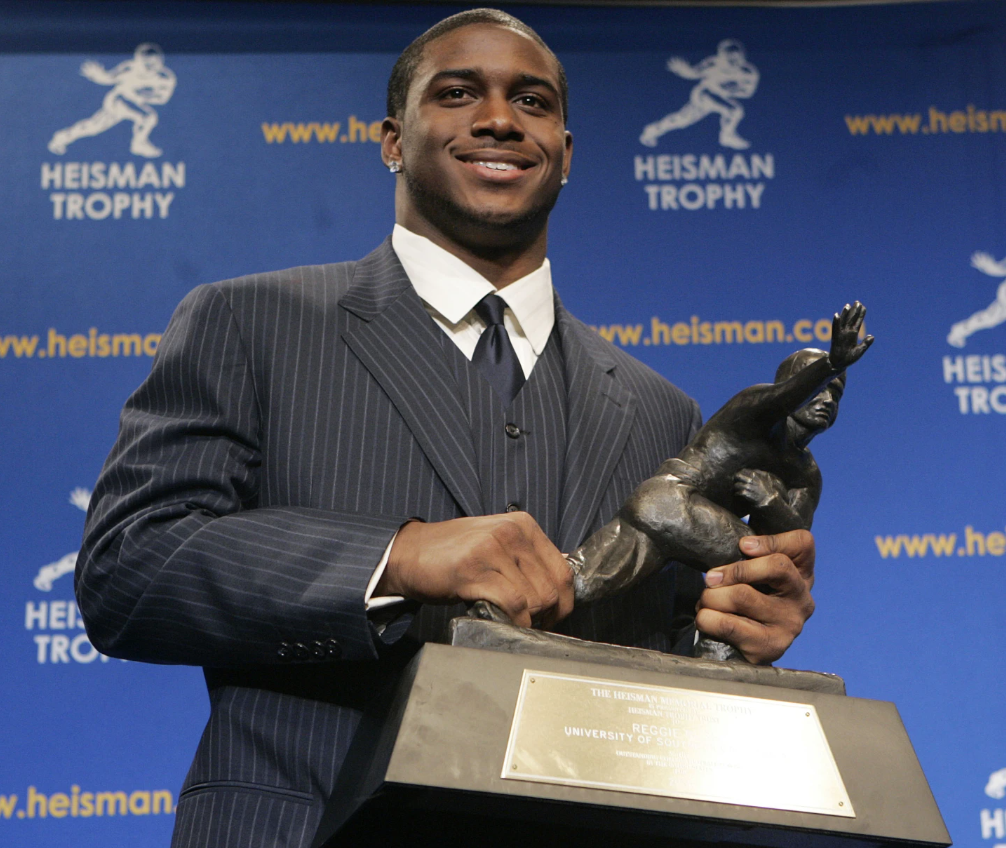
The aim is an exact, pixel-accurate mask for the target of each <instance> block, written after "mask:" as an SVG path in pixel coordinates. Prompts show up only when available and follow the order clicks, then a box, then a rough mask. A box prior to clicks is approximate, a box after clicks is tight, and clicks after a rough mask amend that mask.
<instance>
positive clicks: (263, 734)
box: [76, 240, 701, 848]
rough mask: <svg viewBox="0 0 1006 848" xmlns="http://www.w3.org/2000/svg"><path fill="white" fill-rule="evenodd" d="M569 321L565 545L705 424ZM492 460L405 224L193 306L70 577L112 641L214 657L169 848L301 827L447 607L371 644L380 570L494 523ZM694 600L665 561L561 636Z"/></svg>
mask: <svg viewBox="0 0 1006 848" xmlns="http://www.w3.org/2000/svg"><path fill="white" fill-rule="evenodd" d="M554 333H555V334H557V336H556V338H557V339H558V343H559V344H561V351H562V362H563V364H564V368H565V383H566V390H567V406H566V423H565V426H566V455H565V461H564V462H563V463H561V464H560V465H561V468H562V472H561V473H562V479H561V480H559V481H555V480H553V481H551V483H552V484H554V485H556V486H558V487H559V488H558V489H557V491H561V493H562V494H561V499H560V501H559V505H558V514H557V515H556V516H555V519H556V520H555V521H554V522H553V523H554V526H555V527H556V530H555V532H554V533H553V541H554V542H555V543H556V544H557V545H558V547H559V548H560V550H571V549H573V548H574V547H575V546H576V545H577V544H579V543H580V542H581V541H582V540H583V539H584V538H585V537H586V536H587V535H589V533H591V532H593V531H594V530H596V529H597V528H599V527H600V526H601V524H602V523H603V522H604V521H605V520H607V519H608V518H609V517H610V516H611V515H613V514H614V513H615V511H616V510H617V509H618V507H619V506H620V505H621V503H622V501H623V500H624V499H625V498H626V497H627V496H628V494H629V493H630V492H631V491H632V489H633V488H634V487H635V486H636V485H637V484H638V483H639V482H640V481H641V480H642V479H644V478H645V477H647V476H649V475H650V474H651V473H652V472H653V470H654V469H655V468H656V467H657V466H658V465H659V464H660V462H662V461H663V460H664V459H665V458H667V457H669V456H673V455H676V454H677V453H678V452H679V450H680V449H681V448H682V447H683V445H684V444H685V442H686V441H687V438H688V437H689V436H690V435H691V433H693V432H694V431H695V429H696V428H697V426H698V423H699V418H698V410H697V407H696V405H695V403H694V402H693V401H692V400H690V399H689V398H687V397H686V396H685V395H684V394H682V393H681V392H680V391H679V390H678V389H676V388H674V387H673V386H672V385H670V384H669V383H668V382H667V381H666V380H664V379H663V378H662V377H660V376H659V375H657V374H655V373H654V372H653V371H651V370H650V369H648V368H646V367H645V366H643V365H641V364H640V363H638V362H636V361H635V360H634V359H632V358H631V357H629V356H628V355H626V354H625V353H623V352H622V351H620V350H618V349H616V348H615V347H613V346H612V345H610V344H608V343H607V342H605V341H604V340H602V339H601V338H600V337H598V336H597V335H596V334H595V333H593V332H592V331H591V330H589V328H587V327H585V326H584V325H583V324H581V323H580V322H579V321H577V320H576V319H575V318H573V317H572V316H570V315H569V313H568V312H566V311H565V310H564V309H563V308H562V306H561V304H558V303H557V310H556V329H555V331H554ZM477 466H478V460H477V454H476V450H475V446H474V444H473V440H472V432H471V426H470V424H469V422H468V419H467V417H466V413H465V410H464V409H463V408H462V403H461V401H460V400H459V392H458V383H457V380H456V378H455V376H454V375H453V373H452V371H451V369H450V367H448V359H447V358H446V356H445V351H444V346H443V334H442V331H440V330H439V328H437V327H436V326H435V324H434V323H433V322H432V321H431V319H430V318H429V316H428V315H427V314H426V312H425V310H424V309H423V307H422V304H421V301H420V300H419V298H418V296H417V295H416V293H415V291H414V289H413V288H412V286H411V285H410V283H409V281H408V278H407V276H406V275H405V272H404V270H403V269H402V267H401V264H400V263H399V262H398V259H397V257H396V256H395V253H394V251H393V250H392V249H391V246H390V240H389V241H386V242H385V243H384V244H383V245H382V246H381V247H379V248H378V249H377V250H375V251H374V252H373V253H371V254H370V255H369V256H367V257H366V258H364V259H363V260H361V261H359V262H350V263H342V264H334V265H323V266H313V267H304V268H294V269H291V270H288V271H282V272H276V273H270V274H262V275H255V276H250V277H245V278H242V279H238V280H231V281H227V282H224V283H218V284H215V285H211V286H202V287H200V288H198V289H196V290H195V291H193V292H192V293H191V294H190V295H189V296H188V297H186V299H185V300H184V301H183V302H182V304H181V305H180V306H179V308H178V310H177V311H176V313H175V315H174V317H173V318H172V321H171V324H170V326H169V327H168V330H167V332H166V333H165V335H164V338H163V340H162V342H161V346H160V350H159V351H158V354H157V357H156V358H155V360H154V364H153V368H152V370H151V374H150V376H149V378H148V379H147V380H146V381H145V382H144V383H143V385H142V386H141V387H140V388H139V389H138V390H137V391H136V392H135V393H134V395H133V396H132V397H131V398H130V399H129V401H128V402H127V404H126V407H125V409H124V410H123V413H122V418H121V423H120V433H119V438H118V441H117V443H116V445H115V447H114V448H113V450H112V453H111V455H110V456H109V458H108V461H107V462H106V465H105V468H104V470H103V471H102V474H101V478H100V479H99V481H98V484H97V486H96V489H95V494H94V497H93V499H92V507H91V512H90V514H89V516H88V522H87V527H86V530H85V539H84V545H83V549H82V551H81V555H80V557H79V562H78V569H77V582H76V587H77V595H78V600H79V604H80V608H81V611H82V612H83V615H84V618H85V621H86V623H87V629H88V634H89V636H90V637H91V639H92V641H93V642H94V644H95V645H96V646H97V647H98V648H99V649H100V650H101V651H103V652H105V653H107V654H110V655H112V656H121V657H127V658H130V659H134V660H146V661H151V662H166V663H189V664H195V665H202V666H204V667H206V669H207V671H206V676H207V682H208V684H209V687H210V699H211V704H212V711H211V717H210V720H209V723H208V725H207V728H206V731H205V733H204V735H203V739H202V741H201V743H200V746H199V749H198V752H197V755H196V758H195V761H194V763H193V765H192V768H191V770H190V773H189V775H188V778H187V779H186V782H185V786H184V788H183V791H182V794H181V797H180V802H179V808H178V818H177V822H176V829H175V841H174V843H173V844H174V845H177V846H190V845H191V846H197V845H198V846H206V845H212V846H215V848H221V846H230V845H234V846H237V845H248V844H262V845H301V844H306V843H308V842H309V841H310V839H311V837H312V835H313V831H314V828H315V827H316V825H317V821H318V816H319V815H320V805H321V802H322V801H323V800H324V799H325V798H326V797H327V796H328V795H329V794H330V792H331V790H332V787H333V785H334V783H335V778H336V775H337V773H338V769H339V766H340V765H341V761H342V757H343V756H344V754H345V751H346V748H347V746H348V743H349V741H350V739H351V738H352V735H353V732H354V730H355V728H356V725H357V722H358V720H359V717H360V710H361V708H362V707H363V706H364V704H365V702H366V699H367V698H368V697H369V695H370V693H371V692H373V691H374V689H375V688H376V687H377V686H379V685H380V684H381V682H382V681H384V680H385V679H386V678H388V677H389V676H391V675H393V674H394V673H395V671H396V670H397V669H398V668H400V666H401V664H402V662H404V661H405V659H406V658H407V657H408V656H409V653H410V650H414V645H415V644H417V642H416V640H415V639H413V638H412V637H413V636H415V637H416V638H417V639H422V638H436V636H437V634H438V633H439V632H441V631H442V628H443V624H444V623H445V622H446V621H447V620H448V619H449V618H450V617H451V616H452V615H455V614H457V612H458V610H457V609H456V608H449V607H439V608H436V607H423V608H422V609H421V610H420V611H419V614H418V615H417V616H416V621H415V622H412V629H411V630H410V635H409V636H407V637H406V638H404V639H399V638H398V637H399V636H401V634H402V632H404V630H405V629H406V628H407V627H409V625H410V620H411V613H410V614H401V615H399V617H398V618H397V619H395V620H394V621H393V622H392V623H391V624H390V625H389V626H388V628H387V629H386V630H385V631H384V633H383V636H382V635H379V634H378V632H377V630H376V629H375V628H374V626H373V625H372V624H371V623H370V622H369V621H368V619H367V615H366V613H365V611H364V605H363V594H364V591H365V588H366V585H367V582H368V580H369V578H370V576H371V574H372V572H373V569H374V566H375V564H376V563H377V562H378V560H379V559H380V557H381V554H382V553H383V551H384V549H385V548H386V546H387V544H388V542H389V541H390V539H391V538H392V536H393V534H394V533H395V531H396V530H397V528H398V527H399V526H400V525H401V524H402V522H403V521H404V520H405V519H406V518H409V517H413V516H419V517H422V518H424V519H426V520H428V521H440V520H446V519H450V518H455V517H459V516H463V515H478V514H481V513H482V512H483V511H484V507H483V497H482V493H481V491H480V485H479V468H478V467H477ZM544 467H547V466H544ZM555 467H559V466H555ZM529 473H532V474H533V473H539V474H540V473H547V471H544V470H535V469H532V470H530V471H529ZM537 482H542V481H540V480H539V481H537ZM685 582H687V585H684V583H685ZM699 591H701V581H700V578H698V577H697V576H693V575H691V574H690V573H688V572H678V571H676V570H675V569H674V568H668V569H665V570H664V571H663V572H661V573H659V574H657V575H654V577H653V578H651V579H650V580H648V581H646V582H644V583H643V584H641V585H640V586H639V587H637V588H636V589H635V590H634V591H632V592H629V593H627V594H626V595H623V596H621V597H618V598H614V599H610V600H607V601H604V602H600V603H597V604H593V605H591V606H590V607H585V608H584V609H579V610H576V611H574V614H573V615H572V616H571V617H570V618H569V619H567V621H566V622H564V630H565V632H569V633H572V634H573V635H577V636H581V637H584V638H594V639H601V640H604V641H612V642H619V643H622V644H632V645H640V646H644V647H651V648H657V649H662V650H671V649H672V648H673V647H674V645H675V643H676V642H677V641H678V639H679V638H680V637H681V634H682V632H683V631H684V630H685V629H687V627H688V625H689V624H690V613H691V612H692V609H693V605H694V601H695V597H697V595H698V592H699ZM396 640H397V641H396ZM391 643H394V644H391ZM410 644H411V645H412V646H413V647H412V648H411V649H410V648H409V647H408V646H409V645H410ZM253 836H254V838H253Z"/></svg>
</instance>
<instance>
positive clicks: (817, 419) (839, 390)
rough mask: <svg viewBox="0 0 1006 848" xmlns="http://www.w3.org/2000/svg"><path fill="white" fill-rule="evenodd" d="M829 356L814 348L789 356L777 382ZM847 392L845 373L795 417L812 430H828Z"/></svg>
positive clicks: (802, 408) (779, 369)
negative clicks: (840, 401)
mask: <svg viewBox="0 0 1006 848" xmlns="http://www.w3.org/2000/svg"><path fill="white" fill-rule="evenodd" d="M827 356H828V354H827V353H825V352H824V351H823V350H818V349H817V348H814V347H807V348H804V349H803V350H798V351H797V352H796V353H791V354H790V355H789V356H787V357H786V358H785V359H784V360H783V361H782V363H780V365H779V368H778V369H777V370H776V372H775V381H776V382H777V383H781V382H782V381H783V380H788V379H789V378H790V377H792V376H793V375H794V374H796V373H798V372H800V371H802V370H803V369H804V368H806V367H807V366H808V365H810V364H811V363H813V362H817V361H818V360H819V359H824V358H825V357H827ZM844 391H845V372H844V371H843V372H842V373H841V374H839V375H837V376H836V377H833V378H832V379H830V380H829V381H828V382H827V383H826V384H825V385H824V387H823V388H822V389H821V390H820V391H819V392H818V393H817V394H816V395H814V396H813V397H812V398H810V399H809V400H808V401H807V402H806V403H805V404H804V405H803V406H801V407H800V408H799V409H798V410H797V411H796V412H794V413H793V417H794V418H795V419H796V420H797V421H799V422H800V423H801V424H803V425H804V426H806V427H807V428H808V429H810V430H815V431H820V430H826V429H828V427H830V426H831V425H832V424H834V423H835V417H836V416H837V415H838V402H839V400H840V399H841V397H842V394H843V393H844Z"/></svg>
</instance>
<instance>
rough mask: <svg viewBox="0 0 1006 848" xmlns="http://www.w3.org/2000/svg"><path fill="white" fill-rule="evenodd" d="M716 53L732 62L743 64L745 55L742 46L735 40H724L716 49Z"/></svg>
mask: <svg viewBox="0 0 1006 848" xmlns="http://www.w3.org/2000/svg"><path fill="white" fill-rule="evenodd" d="M716 52H717V53H718V54H719V55H720V56H721V57H723V58H724V59H728V60H730V61H732V62H743V61H744V59H745V55H746V54H745V52H744V45H743V44H741V43H740V42H739V41H738V40H737V39H736V38H724V39H723V40H722V41H721V42H720V43H719V46H718V47H717V48H716Z"/></svg>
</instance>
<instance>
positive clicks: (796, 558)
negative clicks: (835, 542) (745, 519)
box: [695, 530, 814, 664]
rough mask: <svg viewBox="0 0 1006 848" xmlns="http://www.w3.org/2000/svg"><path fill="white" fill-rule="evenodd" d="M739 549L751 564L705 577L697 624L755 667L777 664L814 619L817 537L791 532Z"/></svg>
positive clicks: (752, 540)
mask: <svg viewBox="0 0 1006 848" xmlns="http://www.w3.org/2000/svg"><path fill="white" fill-rule="evenodd" d="M740 545H741V550H742V551H743V552H744V553H745V554H746V555H747V556H748V557H750V559H747V560H742V561H740V562H735V563H731V564H730V565H723V566H720V567H719V568H714V569H712V570H711V571H709V572H708V573H707V574H706V587H707V588H706V590H705V591H704V592H703V593H702V595H701V596H700V598H699V602H698V605H697V607H696V610H697V612H696V616H695V624H696V626H697V627H698V629H699V630H700V631H701V632H702V633H703V634H704V635H706V636H710V637H712V638H714V639H718V640H720V641H721V642H728V643H729V644H731V645H733V646H734V647H735V648H737V649H738V650H739V651H740V652H741V653H743V654H744V656H745V657H747V659H748V660H750V661H751V662H753V663H757V664H762V663H770V662H774V661H775V660H777V659H779V657H781V656H782V655H783V653H784V652H785V651H786V649H787V648H788V647H789V646H790V645H791V644H792V642H793V640H794V639H795V638H796V637H797V636H798V635H799V634H800V631H801V630H803V625H804V622H806V621H807V619H808V618H810V617H811V615H813V613H814V599H813V598H812V597H811V595H810V590H811V587H812V586H813V585H814V537H813V536H812V535H811V534H810V533H808V532H807V531H806V530H792V531H790V532H788V533H779V534H778V535H775V536H747V537H745V538H744V539H742V540H741V542H740Z"/></svg>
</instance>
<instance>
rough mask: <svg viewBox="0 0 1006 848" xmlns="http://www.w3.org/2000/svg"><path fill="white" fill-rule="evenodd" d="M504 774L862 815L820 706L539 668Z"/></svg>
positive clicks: (530, 675) (524, 690)
mask: <svg viewBox="0 0 1006 848" xmlns="http://www.w3.org/2000/svg"><path fill="white" fill-rule="evenodd" d="M503 777H504V778H507V779H511V780H532V781H538V782H541V783H559V784H565V785H571V786H584V787H594V788H598V789H612V790H617V791H622V792H638V793H643V794H647V795H666V796H668V797H672V798H687V799H691V800H696V801H715V802H719V803H724V804H741V805H743V806H746V807H765V808H768V809H776V810H793V811H796V812H804V813H822V814H825V815H831V816H844V817H847V818H855V815H856V814H855V812H854V810H853V808H852V803H851V802H850V801H849V796H848V794H847V793H846V791H845V784H844V783H843V782H842V776H841V775H840V774H839V772H838V767H837V766H836V765H835V758H834V757H833V756H832V753H831V748H830V747H829V745H828V740H827V739H826V738H825V735H824V730H823V729H822V727H821V722H820V721H819V720H818V716H817V711H816V710H815V709H814V707H813V706H811V705H810V704H796V703H792V702H790V701H773V700H767V699H763V698H749V697H745V696H741V695H721V694H718V693H714V692H703V691H697V690H693V689H676V688H672V687H669V686H645V685H638V684H634V683H623V682H619V681H614V680H600V679H592V678H587V677H574V676H571V675H567V674H551V673H546V672H538V671H530V670H525V672H524V677H523V680H522V681H521V687H520V694H519V696H518V698H517V708H516V710H515V712H514V718H513V724H512V725H511V727H510V740H509V742H508V744H507V752H506V759H505V762H504V766H503Z"/></svg>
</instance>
